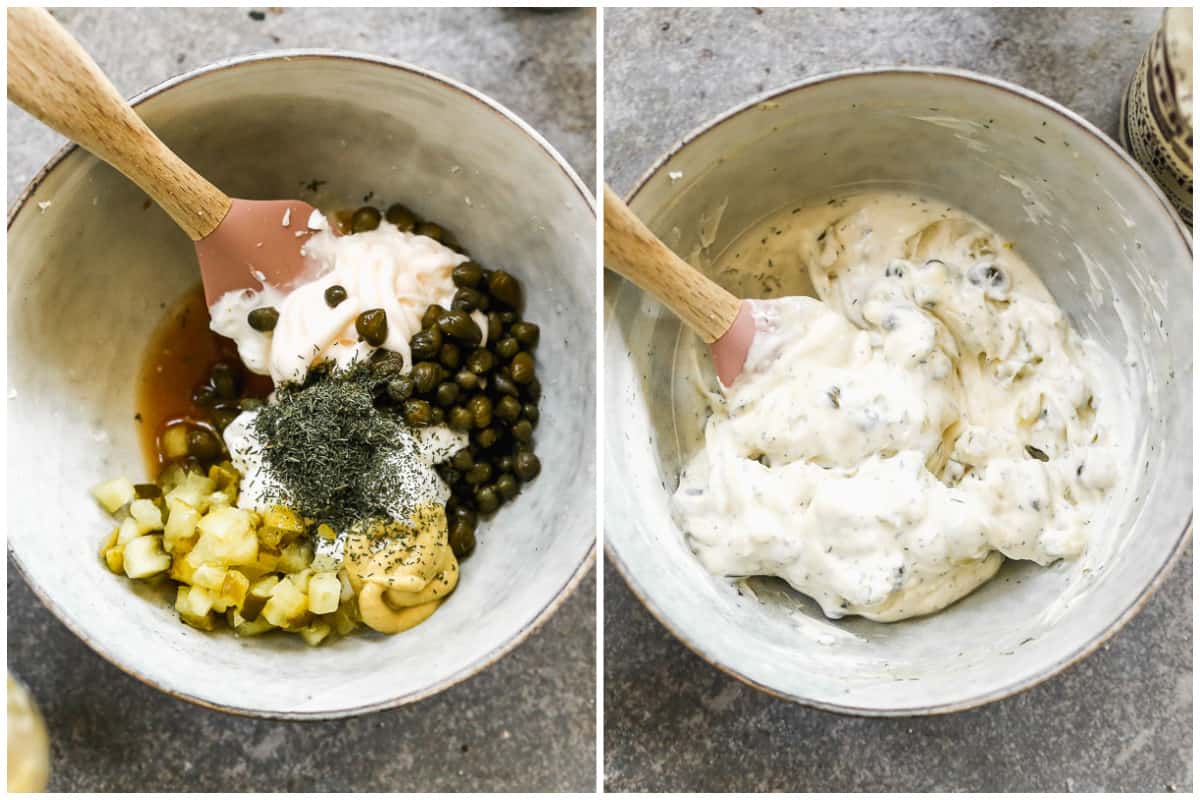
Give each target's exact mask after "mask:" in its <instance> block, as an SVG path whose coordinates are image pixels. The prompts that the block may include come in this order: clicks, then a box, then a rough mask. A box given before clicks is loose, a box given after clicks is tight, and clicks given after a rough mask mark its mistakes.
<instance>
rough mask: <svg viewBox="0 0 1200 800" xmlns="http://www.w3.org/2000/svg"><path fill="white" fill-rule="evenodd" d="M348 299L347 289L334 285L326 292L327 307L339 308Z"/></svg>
mask: <svg viewBox="0 0 1200 800" xmlns="http://www.w3.org/2000/svg"><path fill="white" fill-rule="evenodd" d="M345 299H346V287H345V286H339V285H338V284H336V283H335V284H334V285H333V286H330V287H329V288H328V289H326V290H325V305H327V306H329V307H330V308H337V307H338V306H339V305H340V304H341V302H342V301H343V300H345Z"/></svg>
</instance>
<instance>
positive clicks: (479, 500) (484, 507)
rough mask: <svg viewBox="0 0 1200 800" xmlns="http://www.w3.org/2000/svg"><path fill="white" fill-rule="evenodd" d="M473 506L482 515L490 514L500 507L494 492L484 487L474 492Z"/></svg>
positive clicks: (498, 499)
mask: <svg viewBox="0 0 1200 800" xmlns="http://www.w3.org/2000/svg"><path fill="white" fill-rule="evenodd" d="M475 506H476V507H477V508H478V509H479V511H480V512H481V513H483V514H490V513H492V512H493V511H495V510H496V509H497V508H499V507H500V498H499V497H497V496H496V492H495V490H493V489H491V488H490V487H484V488H482V489H477V490H476V491H475Z"/></svg>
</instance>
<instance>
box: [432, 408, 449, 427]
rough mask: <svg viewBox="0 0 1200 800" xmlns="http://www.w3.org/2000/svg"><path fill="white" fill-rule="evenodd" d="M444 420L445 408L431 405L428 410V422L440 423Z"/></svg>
mask: <svg viewBox="0 0 1200 800" xmlns="http://www.w3.org/2000/svg"><path fill="white" fill-rule="evenodd" d="M445 421H446V409H444V408H442V407H441V406H432V407H431V408H430V411H429V424H430V425H441V424H442V423H443V422H445Z"/></svg>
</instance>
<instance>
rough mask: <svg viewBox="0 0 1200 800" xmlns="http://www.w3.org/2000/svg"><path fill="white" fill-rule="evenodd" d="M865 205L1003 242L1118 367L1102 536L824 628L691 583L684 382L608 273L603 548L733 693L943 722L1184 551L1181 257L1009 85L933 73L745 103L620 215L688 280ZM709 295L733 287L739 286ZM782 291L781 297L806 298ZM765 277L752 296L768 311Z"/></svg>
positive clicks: (1186, 427)
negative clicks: (786, 221) (677, 501)
mask: <svg viewBox="0 0 1200 800" xmlns="http://www.w3.org/2000/svg"><path fill="white" fill-rule="evenodd" d="M672 176H674V177H672ZM871 188H890V189H903V190H907V191H912V192H918V193H924V194H926V195H932V196H934V197H936V198H938V199H941V200H944V201H946V202H949V203H951V204H954V205H957V206H959V207H961V208H963V209H965V210H967V211H968V212H970V213H972V214H974V215H976V216H977V217H979V218H980V219H982V220H983V221H984V222H986V223H988V224H989V225H991V226H992V227H993V228H995V229H997V230H998V231H999V232H1000V233H1001V234H1002V235H1004V236H1005V237H1006V238H1007V239H1011V240H1013V241H1015V242H1016V246H1017V250H1018V252H1019V253H1020V254H1021V255H1022V256H1023V257H1024V258H1025V260H1026V261H1027V262H1028V263H1030V264H1031V265H1032V266H1033V268H1034V269H1035V270H1036V271H1038V273H1039V274H1040V275H1041V278H1042V280H1043V281H1044V282H1045V284H1046V285H1047V287H1048V288H1049V289H1050V291H1051V292H1052V293H1053V294H1054V296H1055V298H1057V300H1058V301H1059V303H1060V305H1061V306H1062V308H1063V309H1064V310H1065V311H1066V312H1067V313H1068V314H1069V315H1070V317H1071V318H1072V320H1073V321H1074V324H1075V325H1076V327H1077V328H1078V329H1080V330H1081V331H1082V332H1083V333H1084V334H1085V335H1087V336H1089V337H1094V338H1095V339H1096V340H1097V341H1099V342H1101V343H1102V344H1103V345H1104V346H1105V347H1106V348H1108V349H1109V350H1110V351H1111V352H1112V353H1114V354H1116V356H1117V357H1118V358H1122V359H1125V358H1127V359H1128V360H1129V362H1130V364H1131V366H1129V368H1128V371H1129V374H1130V377H1131V381H1130V383H1131V390H1132V396H1133V399H1132V403H1133V407H1131V408H1130V409H1129V413H1130V414H1131V415H1132V416H1133V418H1134V420H1135V421H1136V423H1135V424H1136V442H1135V446H1134V447H1133V448H1132V450H1131V452H1132V454H1133V455H1131V461H1130V463H1129V464H1128V466H1127V469H1126V474H1125V476H1124V477H1125V481H1126V482H1127V484H1126V485H1127V486H1129V487H1130V495H1131V497H1133V498H1134V500H1133V501H1132V503H1131V504H1130V505H1129V506H1128V508H1125V509H1120V510H1116V511H1114V512H1113V513H1111V514H1110V515H1109V516H1108V518H1106V519H1104V520H1102V530H1101V531H1099V532H1098V533H1097V534H1096V535H1095V537H1094V540H1093V544H1092V546H1091V549H1090V551H1089V554H1088V556H1087V557H1086V558H1084V559H1082V560H1080V561H1076V562H1073V563H1060V564H1058V565H1056V566H1054V567H1052V568H1045V569H1044V568H1040V567H1037V566H1035V565H1032V564H1030V563H1012V562H1010V563H1008V564H1007V565H1006V566H1005V567H1004V568H1003V570H1002V571H1001V573H1000V574H999V575H998V576H997V577H996V578H995V579H994V580H992V581H991V582H990V583H988V584H987V585H985V586H984V587H982V588H981V589H980V590H978V591H977V592H975V593H974V594H972V595H971V596H969V597H968V598H966V599H965V600H964V601H962V602H960V603H958V604H956V605H954V606H952V607H951V608H949V609H947V610H945V611H943V612H941V613H939V614H935V615H932V616H930V617H926V618H923V619H918V620H912V621H906V622H902V623H897V624H892V625H883V624H878V623H872V622H869V621H866V620H862V619H848V620H844V621H842V622H837V623H835V622H831V621H828V620H826V619H824V617H823V616H822V615H821V614H820V612H819V610H818V609H817V608H816V606H815V604H813V603H812V602H811V601H809V600H807V599H806V598H803V597H801V596H799V595H798V594H796V593H795V592H792V591H790V590H789V589H786V588H785V585H784V584H782V582H780V581H775V580H768V579H754V580H752V581H750V586H751V588H752V591H745V590H743V591H741V592H739V591H738V590H737V588H735V586H734V585H732V583H731V582H730V581H728V580H724V579H720V578H715V577H713V576H711V575H709V574H707V573H706V572H705V571H704V570H703V568H701V566H700V564H699V562H698V561H697V560H696V559H695V558H694V557H693V555H692V553H691V552H690V551H689V548H688V546H687V544H686V542H685V540H684V536H683V534H682V533H681V532H680V530H679V529H678V527H677V526H676V524H675V523H674V521H673V520H672V518H671V514H670V510H669V506H668V501H669V498H670V495H671V493H672V492H673V491H674V489H675V487H676V485H677V483H678V474H679V470H680V467H681V464H682V463H684V460H685V459H686V457H687V456H688V454H689V452H690V451H689V450H688V447H689V446H688V445H687V444H686V442H687V441H688V439H689V438H690V437H689V436H688V435H687V431H686V430H685V428H686V427H687V426H688V425H689V423H688V420H689V419H695V418H696V417H697V413H698V412H699V413H700V416H699V418H700V419H703V415H702V408H701V407H700V405H699V400H698V398H696V397H695V392H688V391H687V390H686V389H685V388H684V387H683V382H682V380H681V375H683V374H685V372H686V369H677V366H678V361H679V358H680V355H679V353H680V351H679V348H678V347H677V345H678V343H679V341H680V336H681V329H680V325H679V324H678V322H677V321H676V320H675V319H673V318H672V317H671V316H670V315H669V314H668V313H667V312H666V311H664V310H663V309H662V308H661V307H659V306H658V305H657V304H656V303H655V302H653V301H652V300H650V299H648V298H646V297H645V296H644V295H642V294H641V293H640V292H639V291H638V290H637V289H636V287H634V286H632V285H631V284H628V283H626V282H624V281H622V280H620V279H619V278H616V277H615V276H613V275H611V274H609V275H607V276H606V288H605V305H606V312H607V313H606V320H607V321H606V330H605V341H604V358H605V375H606V378H605V409H606V412H605V413H606V420H607V423H606V456H605V458H606V469H605V474H606V476H607V477H606V480H605V499H604V502H605V509H606V517H605V532H606V542H607V544H608V546H609V548H610V553H611V555H612V557H613V560H614V561H615V562H616V564H617V565H618V567H619V568H620V570H621V571H622V572H623V573H624V575H625V577H626V579H627V580H628V582H629V584H630V586H631V587H632V588H633V590H634V591H635V592H636V593H637V595H638V596H639V597H641V599H642V600H643V602H645V603H646V605H647V606H648V607H649V608H650V610H651V611H652V612H653V613H654V614H655V615H656V616H657V617H658V619H659V620H660V621H661V622H662V623H663V624H664V625H665V626H666V627H667V628H669V629H670V630H671V631H672V632H674V633H675V634H676V635H677V636H678V637H679V638H680V639H682V640H683V641H684V643H686V644H687V645H688V646H689V647H691V648H692V649H693V650H695V651H696V652H697V653H699V654H700V655H701V656H703V657H704V658H705V659H707V660H708V661H710V662H711V663H713V664H715V665H716V666H718V667H720V668H721V669H724V670H726V671H728V672H730V673H731V674H733V675H735V676H737V677H739V678H741V679H743V680H745V681H746V682H748V683H750V684H752V685H754V686H756V687H759V688H761V689H764V690H766V691H768V692H771V693H773V694H776V695H779V696H781V697H785V698H788V699H792V700H795V701H799V702H802V703H807V704H810V705H814V706H819V707H822V708H827V709H831V710H837V711H845V712H851V713H860V714H870V715H904V714H919V713H936V712H944V711H952V710H958V709H963V708H968V707H971V706H976V705H980V704H982V703H985V702H988V701H990V700H995V699H997V698H1000V697H1004V696H1007V695H1009V694H1012V693H1014V692H1016V691H1019V690H1020V689H1023V688H1026V687H1028V686H1031V685H1033V684H1035V683H1037V682H1038V681H1040V680H1042V679H1044V678H1046V677H1048V676H1050V675H1053V674H1054V673H1056V672H1058V671H1059V670H1061V669H1063V668H1064V667H1066V666H1067V665H1069V664H1071V663H1073V662H1075V661H1078V660H1079V659H1080V658H1082V657H1083V656H1084V655H1086V654H1087V653H1089V652H1091V651H1093V650H1095V649H1096V648H1097V647H1099V646H1100V644H1102V643H1103V642H1104V641H1105V640H1106V639H1107V638H1108V637H1109V636H1111V635H1112V634H1113V633H1114V632H1115V631H1116V630H1117V629H1118V628H1119V627H1120V626H1121V624H1123V623H1124V622H1126V621H1127V620H1128V619H1130V618H1131V617H1132V616H1133V615H1134V614H1135V613H1136V612H1137V611H1138V609H1139V608H1141V606H1142V605H1143V604H1144V603H1145V601H1146V599H1147V598H1148V597H1149V595H1150V593H1151V592H1152V591H1153V590H1154V588H1155V587H1156V586H1157V585H1158V584H1159V583H1160V582H1161V581H1162V579H1163V576H1164V575H1165V574H1166V571H1167V570H1168V568H1169V567H1170V565H1171V564H1172V562H1173V560H1174V559H1175V558H1176V557H1177V556H1178V554H1179V553H1180V551H1181V550H1182V549H1183V548H1184V546H1185V544H1186V541H1187V539H1188V536H1189V534H1190V522H1191V485H1192V481H1191V472H1192V459H1191V441H1192V412H1191V408H1192V351H1191V333H1192V303H1191V292H1192V289H1191V278H1192V276H1191V272H1192V255H1191V239H1190V237H1189V235H1188V233H1187V232H1186V230H1185V229H1184V227H1183V225H1182V224H1181V223H1180V222H1179V220H1178V219H1177V217H1176V216H1175V214H1174V213H1173V211H1172V210H1171V207H1170V206H1169V204H1168V203H1167V202H1166V201H1165V199H1164V198H1163V196H1162V194H1161V193H1160V192H1159V190H1158V189H1157V188H1156V187H1155V186H1154V184H1153V183H1152V182H1151V181H1150V180H1149V179H1148V178H1147V177H1146V176H1145V174H1144V173H1143V172H1142V171H1141V170H1140V169H1139V168H1138V167H1137V166H1136V164H1135V163H1134V162H1133V161H1132V160H1131V159H1130V158H1128V157H1127V156H1126V155H1125V154H1124V153H1123V152H1121V151H1120V149H1119V148H1118V147H1117V146H1116V145H1114V144H1113V142H1112V141H1110V140H1109V139H1108V138H1107V137H1105V136H1104V135H1103V134H1102V133H1100V132H1099V131H1098V130H1096V129H1095V128H1094V127H1093V126H1091V125H1089V124H1088V123H1087V122H1085V121H1084V120H1082V119H1080V118H1079V117H1078V116H1077V115H1075V114H1073V113H1071V112H1070V111H1068V110H1067V109H1065V108H1063V107H1061V106H1059V105H1057V104H1055V103H1053V102H1051V101H1049V100H1047V99H1045V98H1043V97H1040V96H1038V95H1035V94H1033V93H1031V92H1029V91H1027V90H1024V89H1021V88H1019V87H1016V86H1012V85H1010V84H1006V83H1003V82H1001V81H996V80H992V79H988V78H984V77H981V76H978V75H971V74H968V73H962V72H956V71H951V70H921V69H905V70H866V71H859V72H851V73H842V74H838V75H832V76H828V77H821V78H814V79H812V80H808V81H805V82H803V83H800V84H797V85H795V86H793V87H790V88H787V89H784V90H782V91H780V92H777V93H774V94H772V95H770V96H768V97H762V98H759V99H757V100H755V101H753V102H750V103H747V104H746V105H744V106H742V107H740V108H737V109H734V110H733V111H731V112H729V113H728V114H726V115H724V116H722V117H721V118H719V119H718V120H716V121H714V122H713V123H711V124H709V125H706V126H705V127H704V128H702V129H701V130H699V131H697V132H696V133H694V134H692V135H691V136H689V137H688V138H687V139H685V140H684V141H683V142H682V143H681V144H680V145H679V146H677V147H676V148H675V149H674V150H673V151H672V152H671V153H670V154H668V155H667V156H666V157H665V158H664V159H663V160H662V161H661V162H660V163H659V164H658V165H657V166H655V167H654V168H653V169H652V170H651V171H650V172H649V174H648V175H647V176H646V177H645V178H644V179H643V181H642V182H641V183H640V184H639V186H638V187H637V188H636V189H635V191H634V192H633V193H632V196H631V198H630V205H631V206H632V208H633V210H634V211H635V212H636V213H637V214H638V215H639V216H640V217H641V218H642V219H644V220H646V221H647V223H648V224H649V226H650V227H651V228H652V229H653V230H654V231H655V232H656V233H657V234H658V235H659V236H660V237H662V238H664V240H666V241H667V242H668V244H670V245H671V246H673V247H674V248H675V249H676V251H677V252H679V253H682V254H684V255H685V256H686V255H687V254H689V253H695V254H697V255H698V258H697V259H696V261H697V263H698V264H700V265H702V266H703V265H711V264H712V263H713V262H715V261H716V260H717V258H718V257H719V254H720V253H721V251H722V249H723V248H725V247H726V246H727V245H728V244H729V243H730V242H732V241H733V240H735V239H736V238H737V237H738V236H739V235H740V234H741V233H742V232H743V231H745V230H747V229H748V228H749V227H751V226H752V225H753V224H755V223H756V222H758V221H760V220H762V219H764V218H765V217H767V216H769V215H771V214H772V213H773V212H777V211H779V210H780V209H784V208H788V207H795V206H798V205H802V204H804V203H805V202H825V201H826V200H827V199H829V197H830V196H831V195H837V194H845V193H851V192H857V191H863V190H868V189H871ZM715 220H719V224H715V223H714V221H715ZM714 224H715V232H714ZM714 237H715V238H714ZM710 239H711V242H709V240H710ZM706 242H709V243H708V244H707V246H706ZM714 277H715V278H716V279H717V280H719V281H722V282H725V283H727V285H730V286H731V287H732V286H737V287H740V288H745V287H746V282H745V280H744V277H743V276H737V275H734V276H730V275H722V276H716V275H714ZM791 278H792V283H791V287H792V288H791V290H792V291H793V292H794V291H797V289H796V288H795V287H798V286H802V285H804V284H805V283H806V281H805V280H804V278H803V276H799V275H796V276H791ZM784 283H785V285H784V287H783V289H782V290H780V291H777V292H776V294H787V293H789V291H788V290H789V286H788V283H789V281H788V278H787V277H786V276H785V280H784ZM682 335H690V334H687V333H683V334H682ZM672 375H674V376H675V378H674V380H672V379H669V378H668V376H672ZM1180 624H1181V625H1190V624H1191V616H1190V614H1187V615H1183V614H1181V617H1180Z"/></svg>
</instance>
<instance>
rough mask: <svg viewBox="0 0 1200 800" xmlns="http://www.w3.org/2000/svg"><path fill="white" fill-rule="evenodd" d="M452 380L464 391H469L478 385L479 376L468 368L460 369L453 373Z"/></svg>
mask: <svg viewBox="0 0 1200 800" xmlns="http://www.w3.org/2000/svg"><path fill="white" fill-rule="evenodd" d="M454 382H455V383H457V384H458V387H459V388H460V389H462V390H464V391H470V390H471V389H474V388H475V387H476V386H478V385H479V376H478V375H476V374H475V373H474V372H471V371H470V370H465V369H460V370H459V371H458V372H457V373H456V374H455V375H454Z"/></svg>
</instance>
